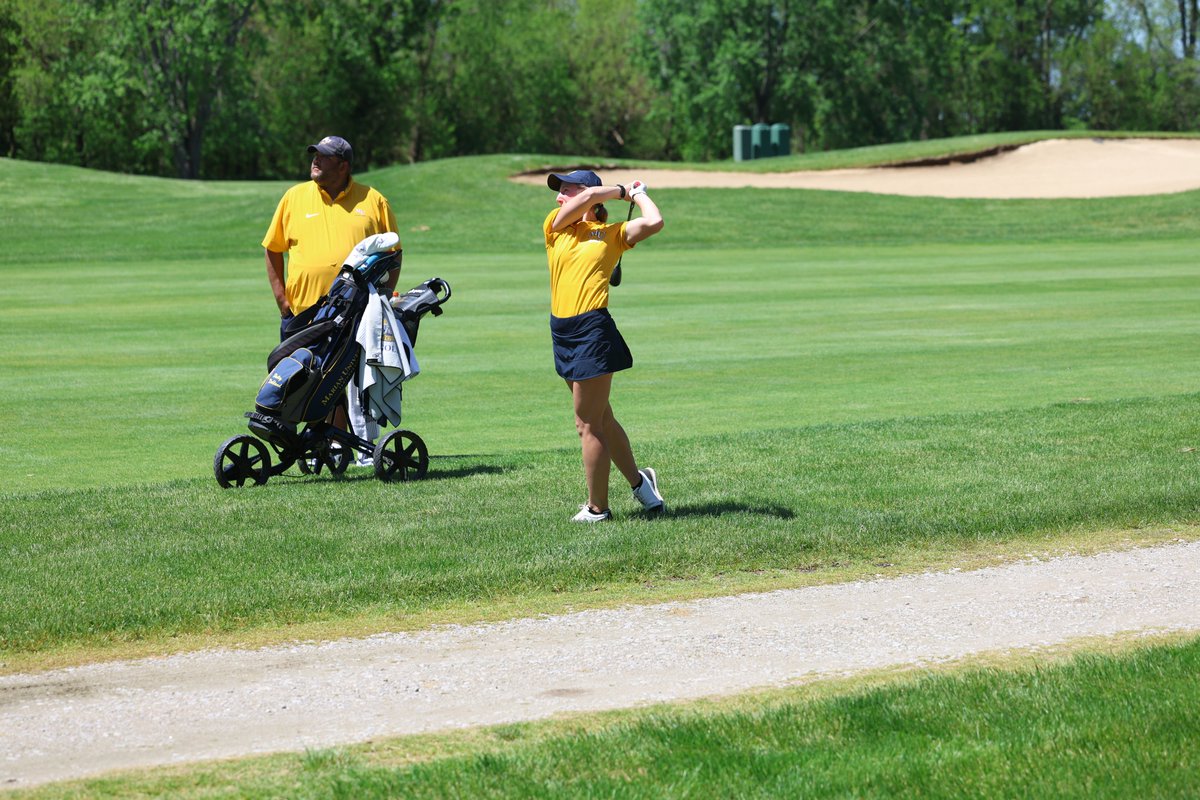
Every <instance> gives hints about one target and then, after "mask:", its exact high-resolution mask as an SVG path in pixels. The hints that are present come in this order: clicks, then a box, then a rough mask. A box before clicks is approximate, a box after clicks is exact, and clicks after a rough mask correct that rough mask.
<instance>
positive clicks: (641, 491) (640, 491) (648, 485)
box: [633, 467, 667, 514]
mask: <svg viewBox="0 0 1200 800" xmlns="http://www.w3.org/2000/svg"><path fill="white" fill-rule="evenodd" d="M638 472H639V473H640V474H641V476H642V482H641V484H640V485H639V486H638V487H637V488H636V489H634V490H633V497H634V499H636V500H637V501H638V502H639V503H641V504H642V508H644V509H646V510H647V511H650V512H652V513H655V514H661V513H662V512H663V511H666V510H667V504H666V502H665V501H664V500H663V496H662V495H661V494H659V493H658V475H657V474H655V472H654V470H653V469H651V468H650V467H646V468H645V469H639V470H638Z"/></svg>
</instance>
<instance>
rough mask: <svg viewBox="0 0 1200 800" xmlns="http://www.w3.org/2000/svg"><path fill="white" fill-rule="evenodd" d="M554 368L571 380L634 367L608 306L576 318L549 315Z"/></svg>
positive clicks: (627, 347) (631, 357)
mask: <svg viewBox="0 0 1200 800" xmlns="http://www.w3.org/2000/svg"><path fill="white" fill-rule="evenodd" d="M550 337H551V339H553V341H554V369H555V370H556V371H557V372H558V374H559V375H561V376H562V377H563V378H566V379H567V380H569V381H586V380H587V379H588V378H596V377H599V376H601V375H608V374H609V373H611V372H620V371H621V370H623V369H629V368H630V367H632V366H633V354H632V353H630V352H629V346H628V345H627V344H625V340H624V339H623V338H622V337H621V332H620V331H618V330H617V323H616V322H614V321H613V318H612V316H611V315H610V314H609V313H608V309H607V308H598V309H596V310H595V311H588V312H587V313H584V314H579V315H578V316H574V317H556V316H553V315H551V317H550Z"/></svg>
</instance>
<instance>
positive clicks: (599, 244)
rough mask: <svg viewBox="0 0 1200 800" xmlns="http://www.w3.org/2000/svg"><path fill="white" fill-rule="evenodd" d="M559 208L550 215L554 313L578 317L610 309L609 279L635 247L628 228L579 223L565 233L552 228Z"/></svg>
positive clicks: (549, 257)
mask: <svg viewBox="0 0 1200 800" xmlns="http://www.w3.org/2000/svg"><path fill="white" fill-rule="evenodd" d="M556 216H558V209H557V208H556V209H554V210H553V211H551V212H550V213H549V214H548V215H546V221H545V222H543V223H542V231H543V232H544V233H545V234H546V258H547V260H548V261H549V266H550V313H551V314H553V315H554V316H556V317H574V316H576V315H577V314H585V313H587V312H588V311H595V310H596V309H597V308H607V307H608V279H609V278H610V277H612V273H613V269H614V268H615V267H616V266H617V261H618V260H620V258H621V254H622V253H624V252H625V251H626V250H628V249H629V248H630V247H632V245H631V244H629V243H628V242H626V241H625V225H626V223H624V222H622V223H619V224H612V225H605V224H603V223H599V222H586V221H584V220H579V221H578V222H576V223H575V224H574V225H568V226H567V227H565V228H563V229H562V230H559V231H555V230H552V229H551V227H550V226H551V225H553V224H554V218H555V217H556Z"/></svg>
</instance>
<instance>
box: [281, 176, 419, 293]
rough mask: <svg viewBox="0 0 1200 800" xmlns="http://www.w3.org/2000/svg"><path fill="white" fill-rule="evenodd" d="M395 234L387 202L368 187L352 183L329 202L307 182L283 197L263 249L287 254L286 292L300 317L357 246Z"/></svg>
mask: <svg viewBox="0 0 1200 800" xmlns="http://www.w3.org/2000/svg"><path fill="white" fill-rule="evenodd" d="M395 230H396V217H395V215H394V214H392V208H391V206H389V205H388V201H387V198H385V197H384V196H383V195H381V194H380V193H379V192H377V191H375V190H374V189H372V188H371V187H370V186H367V185H366V184H362V183H357V182H355V180H354V179H353V178H351V179H350V183H349V184H347V186H346V188H345V189H344V190H343V191H342V193H341V194H339V195H338V196H337V197H336V198H334V199H330V197H329V195H328V194H326V193H325V190H324V189H322V188H321V187H320V186H318V185H317V183H316V181H309V182H308V183H301V184H298V185H296V186H293V187H292V188H291V189H288V190H287V192H286V193H284V195H283V199H282V200H280V201H279V206H278V207H277V208H276V209H275V217H274V218H273V219H272V220H271V226H270V227H269V228H267V235H266V236H264V237H263V241H262V246H263V247H265V248H266V249H268V250H271V251H273V252H276V253H287V254H288V259H287V282H286V284H285V285H284V291H285V293H286V294H287V299H288V304H289V305H291V307H292V313H294V314H299V313H300V312H301V311H303V310H304V309H306V308H308V307H309V306H312V305H314V304H315V303H316V302H317V301H318V300H320V299H321V297H322V296H323V295H325V294H326V293H327V292H328V291H329V287H330V286H331V285H332V284H333V280H334V278H336V277H337V274H338V272H339V271H340V270H341V268H342V264H343V263H345V260H346V256H347V254H349V252H350V251H351V250H353V249H354V245H356V244H358V243H359V242H361V241H362V240H363V239H365V238H366V237H368V236H371V235H373V234H376V233H387V232H388V231H395ZM396 249H399V245H397V246H396Z"/></svg>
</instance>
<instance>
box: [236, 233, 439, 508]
mask: <svg viewBox="0 0 1200 800" xmlns="http://www.w3.org/2000/svg"><path fill="white" fill-rule="evenodd" d="M399 256H400V253H399V252H394V253H375V254H371V255H368V256H366V258H365V260H362V263H361V264H358V265H357V266H352V265H351V264H349V263H348V264H347V265H346V266H344V267H342V271H341V272H340V273H339V274H338V277H337V278H336V279H335V280H334V282H333V285H332V286H331V287H330V289H329V294H327V295H326V296H325V297H323V298H321V300H320V301H319V302H318V303H317V306H316V313H315V315H313V316H312V319H311V321H310V322H309V323H308V324H307V325H306V326H304V327H302V328H300V330H298V331H297V332H296V333H294V334H292V335H291V336H289V337H288V338H287V339H285V340H284V341H283V342H282V343H280V345H279V346H278V347H276V348H275V349H274V350H272V351H271V353H270V355H268V356H267V371H268V374H267V378H266V380H265V381H264V382H263V384H262V387H261V388H260V389H259V392H258V396H257V397H256V398H255V402H254V411H249V412H246V417H247V419H248V420H249V422H248V427H249V428H250V431H251V432H252V433H253V434H255V436H244V435H243V436H235V437H233V438H232V439H230V440H229V441H227V442H226V443H225V444H224V445H222V446H221V448H220V449H219V450H218V451H217V457H216V460H215V461H214V464H213V470H214V472H215V474H216V478H217V482H218V483H219V484H221V486H224V487H228V486H232V485H237V486H243V485H245V483H246V482H247V481H253V482H254V483H256V484H262V483H266V481H267V479H268V478H269V477H271V476H272V475H278V474H280V473H282V472H284V471H285V470H287V469H288V468H290V467H291V466H292V465H293V464H296V465H298V466H299V468H300V471H301V472H303V473H320V472H321V471H323V470H325V469H328V470H329V471H330V472H331V473H334V474H341V473H342V472H344V471H345V469H346V467H347V465H348V464H349V462H350V459H351V458H353V453H354V452H355V451H357V452H360V453H363V454H364V455H367V456H369V457H371V458H372V459H373V461H374V466H375V474H376V475H377V476H378V477H379V478H381V479H384V480H391V479H396V478H398V479H400V480H410V479H416V478H421V477H424V475H425V472H426V471H427V469H428V464H429V455H428V451H427V449H426V447H425V443H424V442H423V441H422V440H421V439H420V437H418V436H417V435H416V434H415V433H413V432H412V431H405V430H400V429H397V430H395V431H392V432H391V433H389V434H388V435H387V436H385V437H384V438H383V439H381V440H380V442H379V444H377V445H376V444H372V443H371V442H369V441H367V440H364V439H360V438H359V437H357V436H355V435H354V434H352V433H350V432H349V431H346V430H343V429H341V428H338V427H336V426H334V425H332V424H329V423H328V422H326V419H327V418H328V417H329V416H330V413H331V412H332V411H333V410H334V408H335V407H336V406H337V405H338V404H339V403H341V401H342V399H343V398H344V397H345V395H346V385H347V383H349V381H350V379H351V378H352V377H354V376H355V375H356V374H357V372H358V368H359V359H360V357H361V353H362V348H361V347H360V346H359V344H358V342H357V341H356V339H355V335H356V332H357V330H358V326H359V323H360V322H361V320H362V317H363V313H364V311H365V310H366V308H367V304H368V301H369V300H370V297H371V294H372V289H371V287H378V285H379V284H380V282H382V281H383V279H384V278H385V277H386V276H387V274H388V272H389V271H390V270H391V269H392V268H393V267H395V266H396V263H395V262H396V260H397V259H398V258H399ZM449 299H450V285H449V284H448V283H446V282H445V281H444V280H442V279H441V278H431V279H430V280H427V281H425V282H424V283H422V284H420V285H418V286H416V287H415V288H413V289H412V290H410V291H408V292H407V293H405V294H404V295H402V296H399V297H395V298H393V299H392V301H391V306H392V311H393V315H394V317H395V319H396V322H398V323H399V324H400V325H401V326H402V327H403V328H404V331H405V333H406V335H407V337H408V340H409V343H410V344H411V343H413V342H415V341H416V338H417V330H418V327H419V325H420V322H421V318H422V317H424V316H425V315H426V314H428V313H432V314H433V315H434V316H438V315H440V314H441V313H442V309H441V306H442V304H443V303H445V302H446V301H447V300H449ZM356 401H357V399H355V400H352V401H351V402H356ZM300 425H303V426H304V427H302V428H299V429H298V426H300ZM255 437H258V438H255ZM260 440H261V441H260ZM263 442H265V443H266V444H267V445H269V446H270V447H271V448H272V449H274V451H275V454H276V458H277V462H276V465H275V466H272V464H271V458H270V455H269V454H268V452H267V449H266V447H264V446H263Z"/></svg>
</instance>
